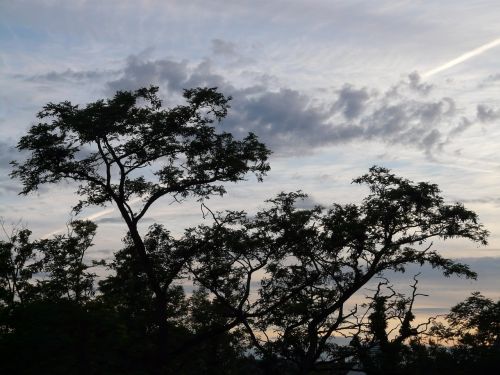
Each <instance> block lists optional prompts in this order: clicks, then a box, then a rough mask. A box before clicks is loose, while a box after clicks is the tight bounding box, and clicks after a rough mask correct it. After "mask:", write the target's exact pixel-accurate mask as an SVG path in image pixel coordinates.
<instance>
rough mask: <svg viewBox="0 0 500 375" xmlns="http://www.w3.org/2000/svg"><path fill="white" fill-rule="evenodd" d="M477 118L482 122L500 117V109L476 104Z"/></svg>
mask: <svg viewBox="0 0 500 375" xmlns="http://www.w3.org/2000/svg"><path fill="white" fill-rule="evenodd" d="M477 118H478V120H479V121H480V122H482V123H487V122H491V121H495V120H498V119H499V118H500V110H494V109H492V108H489V107H488V106H486V105H483V104H480V105H478V106H477Z"/></svg>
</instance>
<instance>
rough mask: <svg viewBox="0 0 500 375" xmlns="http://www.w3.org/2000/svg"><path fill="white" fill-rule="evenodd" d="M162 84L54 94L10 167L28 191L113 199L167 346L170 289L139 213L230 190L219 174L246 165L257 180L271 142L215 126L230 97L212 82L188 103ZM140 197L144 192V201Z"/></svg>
mask: <svg viewBox="0 0 500 375" xmlns="http://www.w3.org/2000/svg"><path fill="white" fill-rule="evenodd" d="M157 91H158V88H156V87H151V88H149V89H146V88H143V89H139V90H137V91H133V92H128V91H119V92H117V93H116V95H115V96H114V97H113V98H111V99H107V100H99V101H96V102H94V103H90V104H88V105H86V106H85V107H84V108H79V107H78V106H75V105H73V104H71V103H70V102H62V103H58V104H54V103H49V104H47V105H46V106H45V107H44V108H43V110H42V111H41V112H39V113H38V118H39V119H40V120H41V121H42V122H40V123H38V124H36V125H34V126H32V127H31V129H30V130H29V132H28V134H27V135H25V136H24V137H22V138H21V140H20V141H19V143H18V146H17V147H18V149H19V150H20V151H27V152H28V157H27V159H26V160H24V161H22V162H13V165H14V170H13V172H12V174H11V175H12V177H16V178H19V179H20V180H21V181H22V183H23V187H24V188H23V190H22V193H23V194H28V193H30V192H33V191H36V190H37V189H38V187H39V186H40V185H42V184H46V183H58V182H60V181H62V180H67V181H74V182H76V183H78V184H79V187H78V195H79V196H80V197H81V200H80V202H79V203H78V205H77V206H76V207H75V209H76V211H78V210H80V209H81V208H82V207H84V206H87V205H105V204H108V203H113V204H115V205H116V207H117V208H118V210H119V212H120V214H121V216H122V218H123V220H124V222H125V223H126V225H127V228H128V231H129V233H130V238H131V240H132V242H133V243H134V246H133V251H135V252H136V255H137V257H138V259H139V260H140V264H141V267H142V269H143V271H144V273H145V274H146V277H147V281H148V284H149V287H150V288H151V290H152V291H153V293H154V296H155V298H154V301H155V302H154V303H155V313H156V322H157V324H158V327H159V338H160V346H164V341H165V340H166V329H167V318H168V317H167V315H166V314H167V312H166V309H165V306H166V304H167V300H166V299H167V295H168V293H167V289H166V288H165V287H164V286H162V281H161V280H160V275H158V274H157V273H156V271H155V265H154V264H153V260H152V259H151V258H150V256H149V255H148V252H147V250H146V248H145V244H144V241H143V238H142V236H141V235H140V233H139V230H138V224H139V222H140V220H141V219H142V218H143V217H144V215H145V214H146V213H147V211H148V209H149V208H150V207H151V206H152V205H153V204H154V203H155V202H156V201H157V200H158V199H160V198H161V197H163V196H165V195H169V196H173V197H174V198H175V199H184V198H187V197H188V196H193V197H196V198H199V199H203V198H206V197H209V196H210V195H213V194H219V195H222V194H224V193H225V188H224V185H222V184H221V183H222V182H237V181H240V180H242V179H243V178H244V176H245V175H246V174H247V173H248V172H252V173H254V174H256V175H257V177H258V179H259V180H260V179H261V178H262V176H263V175H264V174H265V173H266V172H267V171H268V170H269V166H268V164H267V163H266V160H267V157H268V155H269V150H268V149H267V148H266V147H265V146H264V145H263V144H262V143H260V142H258V140H257V138H256V136H255V135H254V134H251V133H250V134H249V135H248V136H247V137H246V138H245V139H243V140H241V141H238V140H235V139H233V137H232V135H231V134H228V133H224V132H217V131H216V130H215V128H214V126H213V123H214V122H219V121H221V120H222V119H223V118H224V117H225V116H226V114H227V109H228V107H229V105H228V101H229V99H230V98H226V97H224V95H222V94H220V93H218V92H217V91H216V89H215V88H197V89H191V90H185V92H184V98H185V99H186V101H187V104H186V105H179V106H176V107H174V108H171V109H163V108H162V103H161V100H160V99H159V97H158V95H157ZM136 200H140V201H141V202H142V205H141V206H140V207H139V208H138V209H134V207H133V203H134V202H135V201H136Z"/></svg>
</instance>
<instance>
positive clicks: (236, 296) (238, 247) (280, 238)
mask: <svg viewBox="0 0 500 375" xmlns="http://www.w3.org/2000/svg"><path fill="white" fill-rule="evenodd" d="M354 182H355V183H357V184H366V185H368V187H369V189H370V195H368V197H366V198H365V199H364V200H363V202H362V203H361V204H360V205H354V204H349V205H339V204H335V205H333V206H332V207H331V208H330V209H328V210H325V209H324V208H322V207H314V208H312V209H299V208H297V207H298V206H299V200H300V199H304V198H305V195H304V194H297V193H291V194H284V193H283V194H280V195H279V196H278V197H276V198H275V199H273V200H271V201H270V203H271V204H272V206H271V208H270V209H267V210H263V211H260V212H259V213H258V214H257V215H256V216H255V217H252V218H249V217H248V216H246V215H245V214H244V213H241V212H239V213H235V212H233V213H228V214H225V215H224V214H219V215H214V217H215V224H214V226H213V227H207V226H205V227H200V228H198V229H196V230H191V231H190V232H188V235H187V238H188V239H189V241H191V242H192V246H193V248H198V249H200V253H201V255H200V258H199V265H198V266H196V263H195V265H194V266H193V269H192V272H193V273H194V275H195V276H194V277H195V278H196V280H197V281H198V282H199V283H200V284H202V285H204V286H205V287H206V288H207V289H209V290H210V291H211V292H212V293H213V295H214V298H216V299H218V300H219V301H220V302H219V303H221V304H223V305H225V306H226V311H227V312H226V313H227V314H228V315H231V316H232V317H233V322H234V324H235V325H238V324H242V325H243V326H245V327H246V329H247V332H248V335H249V338H250V339H251V340H252V341H253V344H254V346H255V347H256V348H258V349H260V350H261V352H262V353H264V355H265V356H280V357H282V358H287V359H288V360H290V361H293V362H295V363H296V365H297V368H298V370H299V372H300V373H302V374H306V373H308V372H309V371H311V369H312V368H313V367H314V365H315V363H316V361H317V360H318V359H319V358H320V357H322V358H325V357H329V356H330V358H335V355H336V349H337V346H336V345H335V344H334V343H332V341H331V337H332V335H333V334H334V333H339V332H342V331H346V332H348V330H349V329H352V323H351V321H350V320H349V318H351V317H353V316H354V315H355V314H356V309H353V310H347V308H346V305H347V302H348V301H349V300H350V299H351V297H352V296H353V295H354V294H355V293H357V292H358V291H359V290H360V289H361V288H362V287H364V286H365V285H366V284H367V283H368V282H369V281H370V280H371V279H372V278H373V277H375V276H377V275H380V274H382V273H383V272H384V271H389V270H393V271H398V272H402V271H404V270H405V266H406V265H408V264H412V263H417V264H421V265H422V264H425V263H427V264H430V265H431V266H432V267H437V268H440V269H441V270H442V271H443V273H444V274H445V275H446V276H449V275H452V274H457V275H464V276H466V277H474V276H475V273H473V272H472V271H470V270H469V268H468V266H466V265H464V264H460V263H456V262H454V261H452V260H450V259H446V258H443V257H442V256H440V255H439V254H438V253H437V252H436V251H435V250H432V249H431V245H429V244H427V245H426V242H428V241H429V240H430V239H432V238H434V237H436V238H441V239H444V240H446V239H448V238H454V237H458V238H466V239H470V240H472V241H474V242H478V243H480V244H485V243H486V237H487V231H486V230H484V228H483V227H482V225H481V224H479V223H478V221H477V215H476V214H475V213H474V212H472V211H469V210H467V209H465V208H464V207H463V206H462V205H461V204H458V203H456V204H446V203H445V202H444V200H443V198H442V197H441V195H440V194H439V193H440V192H439V189H438V187H437V186H436V185H434V184H429V183H425V182H420V183H413V182H411V181H408V180H406V179H403V178H400V177H397V176H395V175H393V174H391V173H390V172H389V171H388V170H387V169H384V168H379V167H373V168H372V169H370V172H369V173H368V174H366V175H364V176H362V177H360V178H358V179H355V180H354ZM257 272H260V273H261V275H262V279H261V281H260V287H259V286H258V285H257V287H256V286H255V283H253V282H252V278H253V280H254V281H255V275H256V274H257ZM252 288H254V291H256V292H257V293H258V298H255V297H253V298H250V295H251V294H252V292H251V290H252ZM271 333H272V334H271Z"/></svg>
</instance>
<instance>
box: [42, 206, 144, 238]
mask: <svg viewBox="0 0 500 375" xmlns="http://www.w3.org/2000/svg"><path fill="white" fill-rule="evenodd" d="M141 200H142V198H136V199H133V200H131V201H130V202H129V205H133V204H135V203H137V202H140V201H141ZM114 211H115V209H114V208H107V209H105V210H102V211H99V212H96V213H95V214H92V215H89V216H85V217H84V218H82V219H80V220H95V219H98V218H100V217H102V216H106V215H108V214H110V213H112V212H114ZM63 230H64V229H63V228H60V229H57V230H55V231H53V232H50V233H47V234H44V235H43V236H42V238H43V239H45V238H49V237H52V236H53V235H55V234H58V233H60V232H62V231H63Z"/></svg>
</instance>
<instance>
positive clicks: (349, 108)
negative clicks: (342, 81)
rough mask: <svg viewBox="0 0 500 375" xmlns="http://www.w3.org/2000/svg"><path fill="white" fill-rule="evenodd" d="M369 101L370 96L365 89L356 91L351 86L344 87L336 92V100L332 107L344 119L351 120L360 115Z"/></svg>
mask: <svg viewBox="0 0 500 375" xmlns="http://www.w3.org/2000/svg"><path fill="white" fill-rule="evenodd" d="M369 99H370V94H369V93H368V91H367V90H366V89H365V88H362V89H356V88H355V87H353V86H351V85H345V86H344V87H342V89H340V90H339V91H338V99H337V101H336V102H335V103H334V105H333V110H334V111H341V112H342V114H343V115H344V117H345V118H346V119H348V120H352V119H355V118H357V117H359V115H361V113H362V112H363V111H364V109H365V105H366V103H367V102H368V100H369Z"/></svg>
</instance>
